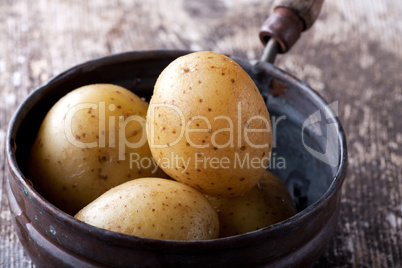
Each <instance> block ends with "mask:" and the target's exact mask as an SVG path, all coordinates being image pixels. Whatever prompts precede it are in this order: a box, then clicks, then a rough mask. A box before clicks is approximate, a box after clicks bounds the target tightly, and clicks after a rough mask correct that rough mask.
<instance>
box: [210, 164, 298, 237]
mask: <svg viewBox="0 0 402 268" xmlns="http://www.w3.org/2000/svg"><path fill="white" fill-rule="evenodd" d="M206 197H207V199H208V200H209V201H210V202H211V204H212V206H213V207H214V208H215V210H216V211H217V212H218V216H219V223H220V232H219V236H220V237H227V236H232V235H237V234H243V233H247V232H251V231H255V230H258V229H261V228H263V227H267V226H269V225H272V224H275V223H278V222H280V221H283V220H285V219H287V218H289V217H291V216H293V215H294V214H295V213H296V208H295V204H294V202H293V200H292V197H291V195H290V193H289V191H288V189H287V188H286V185H285V184H284V183H283V182H282V181H281V180H280V179H279V178H278V177H276V176H275V175H274V174H272V173H271V172H269V171H266V172H265V173H264V175H263V177H262V179H261V181H260V182H259V183H258V185H257V186H255V187H254V188H253V189H251V190H250V191H248V192H247V193H246V194H244V195H243V196H239V197H235V198H222V197H211V196H206Z"/></svg>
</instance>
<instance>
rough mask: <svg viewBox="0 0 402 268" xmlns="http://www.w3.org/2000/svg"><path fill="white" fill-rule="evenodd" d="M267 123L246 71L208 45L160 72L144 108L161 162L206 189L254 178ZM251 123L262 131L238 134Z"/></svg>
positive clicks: (227, 189)
mask: <svg viewBox="0 0 402 268" xmlns="http://www.w3.org/2000/svg"><path fill="white" fill-rule="evenodd" d="M270 126H271V122H270V118H269V113H268V110H267V108H266V105H265V103H264V100H263V98H262V96H261V94H260V93H259V91H258V89H257V87H256V85H255V84H254V82H253V80H252V79H251V78H250V76H249V75H248V74H247V73H246V72H245V71H244V70H243V69H242V68H241V67H240V66H239V65H238V64H237V63H236V62H235V61H233V60H232V59H230V58H229V57H226V56H224V55H221V54H218V53H215V52H209V51H204V52H195V53H192V54H188V55H185V56H183V57H180V58H178V59H176V60H175V61H173V62H172V63H171V64H170V65H169V66H168V67H167V68H166V69H165V70H164V71H163V72H162V73H161V74H160V76H159V78H158V80H157V82H156V84H155V88H154V95H153V96H152V99H151V101H150V107H149V109H148V114H147V133H148V141H149V144H150V148H151V152H152V154H153V156H154V158H155V159H156V161H157V162H158V163H159V165H160V167H161V168H162V169H163V170H164V171H165V172H166V173H167V174H168V175H169V176H171V177H172V178H174V179H175V180H178V181H180V182H183V183H186V184H188V185H191V186H193V187H195V188H196V189H198V190H200V191H201V192H203V193H207V194H209V195H213V196H224V197H234V196H239V195H242V194H244V193H245V192H246V191H248V190H249V189H251V188H252V187H254V186H255V185H256V184H257V183H258V181H259V179H260V178H261V176H262V173H263V172H264V170H265V168H266V166H267V165H268V161H269V155H270V152H271V149H272V133H271V131H270V130H271V129H270ZM253 129H259V130H264V129H265V132H264V131H262V132H257V131H256V132H253V133H251V132H247V134H244V133H245V131H249V130H253ZM164 145H165V146H164ZM254 145H257V146H254ZM257 147H260V148H257ZM211 160H212V161H214V162H211ZM254 160H256V162H257V164H255V163H256V162H254V163H252V161H254ZM258 161H261V163H260V164H258Z"/></svg>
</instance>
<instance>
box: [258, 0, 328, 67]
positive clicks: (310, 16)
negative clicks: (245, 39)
mask: <svg viewBox="0 0 402 268" xmlns="http://www.w3.org/2000/svg"><path fill="white" fill-rule="evenodd" d="M323 2H324V0H293V1H292V0H277V1H275V2H274V8H273V13H272V14H271V15H270V16H269V17H268V19H267V20H266V21H265V22H264V23H263V25H262V26H261V29H260V39H261V42H262V43H263V44H264V45H266V44H267V43H268V41H269V40H270V39H271V38H273V39H275V40H276V41H274V43H277V44H276V45H274V46H272V45H271V48H269V49H268V48H266V51H265V52H264V55H266V54H269V53H271V54H272V52H270V50H272V47H276V48H274V50H277V52H278V53H285V52H287V51H289V49H290V48H291V47H292V46H293V45H294V44H295V43H296V41H297V40H298V39H299V37H300V35H301V33H302V32H303V31H305V30H308V29H309V28H310V27H311V26H312V25H313V24H314V22H315V20H316V19H317V17H318V15H319V14H320V11H321V7H322V4H323ZM271 42H272V40H271ZM263 58H264V56H263ZM273 58H275V56H274V57H273ZM271 60H272V57H271Z"/></svg>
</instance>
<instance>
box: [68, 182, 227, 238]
mask: <svg viewBox="0 0 402 268" xmlns="http://www.w3.org/2000/svg"><path fill="white" fill-rule="evenodd" d="M75 217H76V218H77V219H79V220H81V221H83V222H86V223H88V224H91V225H94V226H97V227H100V228H103V229H107V230H111V231H115V232H120V233H125V234H130V235H136V236H142V237H148V238H155V239H166V240H205V239H213V238H217V237H218V234H219V220H218V216H217V214H216V212H215V210H214V209H213V208H212V206H211V204H210V203H209V202H208V200H207V199H206V198H205V197H204V196H203V194H201V193H200V192H198V191H197V190H195V189H194V188H192V187H190V186H187V185H185V184H182V183H179V182H177V181H173V180H167V179H160V178H142V179H136V180H132V181H129V182H126V183H124V184H121V185H119V186H117V187H115V188H113V189H111V190H109V191H107V192H106V193H104V194H103V195H101V196H100V197H99V198H97V199H96V200H95V201H93V202H92V203H90V204H89V205H88V206H86V207H85V208H83V209H82V210H81V211H80V212H78V213H77V215H75Z"/></svg>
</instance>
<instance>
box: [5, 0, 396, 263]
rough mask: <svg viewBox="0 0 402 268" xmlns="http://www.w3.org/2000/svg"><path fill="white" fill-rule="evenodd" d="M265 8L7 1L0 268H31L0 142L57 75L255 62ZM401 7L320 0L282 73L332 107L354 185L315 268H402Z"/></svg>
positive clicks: (177, 1) (281, 62) (255, 4)
mask: <svg viewBox="0 0 402 268" xmlns="http://www.w3.org/2000/svg"><path fill="white" fill-rule="evenodd" d="M271 3H272V1H258V0H253V1H248V0H226V1H223V0H217V1H212V0H206V1H194V0H193V1H190V0H171V1H163V0H149V1H140V0H135V1H127V0H107V1H76V0H59V1H50V0H40V1H35V4H33V2H32V1H29V0H14V1H3V2H2V4H1V9H0V40H1V42H0V96H1V97H0V103H1V105H0V126H1V127H0V163H1V165H0V167H1V168H0V264H2V265H0V266H3V267H30V266H33V265H32V264H31V262H30V260H29V258H28V257H27V256H26V255H25V254H24V253H23V249H22V247H21V245H20V244H19V242H18V240H17V237H16V234H15V232H14V230H13V228H12V226H11V215H10V212H9V210H8V201H7V198H6V196H5V191H4V189H5V188H4V185H5V174H6V162H5V155H4V150H5V148H4V139H5V133H6V129H7V124H8V121H9V119H10V118H11V116H12V114H13V112H14V111H15V109H16V108H17V106H18V104H19V103H21V102H22V101H23V100H24V99H25V98H26V96H27V94H28V93H29V92H31V91H32V90H33V89H34V88H35V87H37V86H39V85H40V84H42V83H44V82H45V81H47V80H48V79H49V78H50V77H52V76H53V75H55V74H57V73H59V72H61V71H63V70H65V69H66V68H69V67H71V66H74V65H76V64H78V63H81V62H84V61H87V60H90V59H92V58H96V57H102V56H106V55H110V54H114V53H119V52H124V51H131V50H148V49H191V50H214V51H218V52H221V53H226V54H230V55H234V56H238V57H242V58H247V59H258V58H259V57H260V55H261V54H262V46H261V44H260V41H259V39H258V30H259V27H260V24H261V23H262V22H263V21H264V20H265V18H266V16H267V15H268V12H269V10H270V8H271ZM400 14H402V2H401V1H392V0H355V1H347V0H326V1H325V2H324V6H323V9H322V12H321V15H320V17H319V19H318V21H317V22H316V24H315V25H314V26H313V27H312V28H311V29H310V30H309V31H308V32H306V33H303V35H302V37H301V39H300V40H299V42H298V43H297V44H296V45H295V46H294V47H293V48H292V49H291V51H290V52H289V53H288V54H286V55H280V56H279V57H278V59H277V63H276V64H277V65H278V66H279V67H280V68H282V69H284V70H286V71H288V72H290V73H292V74H294V75H295V76H297V77H298V78H300V79H302V80H303V81H306V82H307V83H309V84H310V85H311V86H312V87H313V88H314V89H316V90H317V91H318V92H319V93H320V94H321V95H322V96H324V97H325V98H326V99H327V100H328V101H329V102H332V101H338V102H339V111H340V115H339V116H340V119H341V122H342V123H343V126H344V128H345V131H346V133H347V140H348V148H349V155H350V161H349V164H350V165H349V173H348V177H347V180H346V183H345V185H344V188H343V197H342V211H341V215H340V219H339V223H338V228H337V231H336V233H335V235H334V238H333V239H332V240H331V242H330V244H329V245H328V247H327V249H326V252H325V253H324V255H323V256H322V257H321V258H320V259H319V261H318V262H317V265H316V266H317V267H328V266H331V267H399V266H401V265H402V246H401V244H400V241H402V197H401V195H402V194H401V193H402V168H401V167H402V120H400V118H402V108H401V107H402V86H401V85H402V76H401V71H402V64H401V62H402V24H401V23H400Z"/></svg>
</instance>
